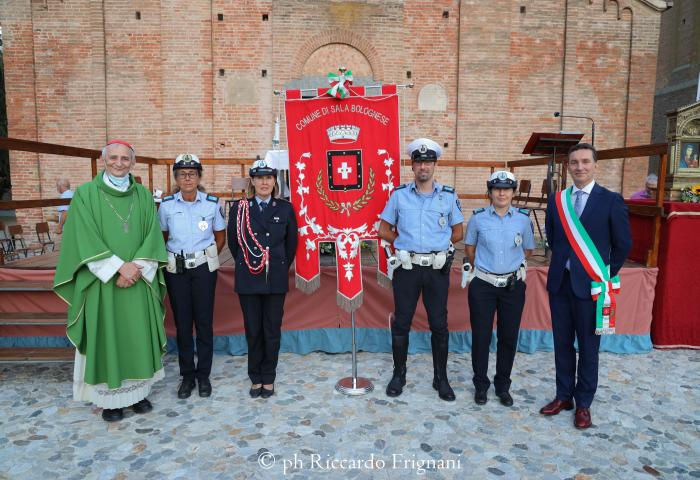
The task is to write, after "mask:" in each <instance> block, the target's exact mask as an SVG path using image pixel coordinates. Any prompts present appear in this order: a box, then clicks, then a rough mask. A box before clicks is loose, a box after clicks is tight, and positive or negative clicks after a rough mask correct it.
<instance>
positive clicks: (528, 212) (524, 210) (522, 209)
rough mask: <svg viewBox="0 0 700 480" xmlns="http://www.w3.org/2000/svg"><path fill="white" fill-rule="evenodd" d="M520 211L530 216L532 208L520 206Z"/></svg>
mask: <svg viewBox="0 0 700 480" xmlns="http://www.w3.org/2000/svg"><path fill="white" fill-rule="evenodd" d="M518 211H519V212H520V213H522V214H523V215H525V216H526V217H529V216H530V210H528V209H527V208H519V209H518Z"/></svg>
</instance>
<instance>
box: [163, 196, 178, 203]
mask: <svg viewBox="0 0 700 480" xmlns="http://www.w3.org/2000/svg"><path fill="white" fill-rule="evenodd" d="M174 198H175V195H168V196H165V197H163V199H162V200H161V203H162V202H168V201H170V200H173V199H174Z"/></svg>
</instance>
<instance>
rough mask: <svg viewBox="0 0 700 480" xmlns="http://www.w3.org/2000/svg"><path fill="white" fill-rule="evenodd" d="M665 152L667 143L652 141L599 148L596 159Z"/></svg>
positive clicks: (648, 155) (646, 155)
mask: <svg viewBox="0 0 700 480" xmlns="http://www.w3.org/2000/svg"><path fill="white" fill-rule="evenodd" d="M666 153H668V143H652V144H650V145H636V146H632V147H622V148H609V149H607V150H600V151H599V152H598V160H611V159H616V158H634V157H650V156H652V155H664V154H666Z"/></svg>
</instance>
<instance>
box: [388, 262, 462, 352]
mask: <svg viewBox="0 0 700 480" xmlns="http://www.w3.org/2000/svg"><path fill="white" fill-rule="evenodd" d="M392 286H393V290H394V321H393V322H392V323H391V334H392V336H407V335H408V334H409V332H410V331H411V323H412V322H413V315H414V314H415V313H416V306H417V305H418V297H420V295H421V293H422V294H423V305H424V306H425V311H426V312H427V313H428V324H429V325H430V331H431V332H432V334H433V335H434V336H436V337H444V338H445V339H446V338H447V337H448V335H449V332H448V329H447V293H448V290H449V288H450V276H449V275H445V274H443V273H442V272H441V271H440V270H436V269H434V268H433V267H421V266H419V265H413V268H412V269H410V270H405V269H403V268H397V269H396V270H395V271H394V278H393V280H392Z"/></svg>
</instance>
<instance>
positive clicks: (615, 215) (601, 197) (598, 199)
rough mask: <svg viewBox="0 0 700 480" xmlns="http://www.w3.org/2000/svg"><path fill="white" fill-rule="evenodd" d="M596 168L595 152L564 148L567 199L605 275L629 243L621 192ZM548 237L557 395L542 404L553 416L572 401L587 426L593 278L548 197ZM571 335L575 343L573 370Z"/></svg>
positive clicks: (592, 382)
mask: <svg viewBox="0 0 700 480" xmlns="http://www.w3.org/2000/svg"><path fill="white" fill-rule="evenodd" d="M597 169H598V163H597V158H596V150H595V148H594V147H593V146H591V145H589V144H587V143H579V144H578V145H575V146H573V147H572V148H571V150H569V162H568V170H569V173H570V174H571V177H572V178H573V181H574V185H573V186H572V187H571V202H572V204H573V207H574V211H575V213H576V215H577V216H578V217H579V220H580V222H581V224H582V225H583V227H584V228H585V230H586V232H588V235H589V236H590V238H591V240H592V242H593V244H594V245H595V247H596V248H597V250H598V252H599V253H600V257H601V258H602V260H603V262H604V263H605V265H609V266H610V276H611V277H613V276H615V275H617V273H618V272H619V270H620V269H621V268H622V264H623V263H624V261H625V258H627V254H628V253H629V250H630V248H631V246H632V242H631V235H630V226H629V219H628V216H627V207H626V206H625V203H624V200H623V199H622V196H620V195H619V194H617V193H615V192H611V191H610V190H608V189H606V188H603V187H601V186H600V185H598V184H597V183H596V182H595V180H594V176H595V172H596V170H597ZM545 228H546V232H547V240H548V242H549V247H550V249H551V251H552V257H551V262H550V265H549V273H548V275H547V291H548V292H549V308H550V311H551V314H552V330H553V334H554V362H555V367H556V383H557V393H556V398H555V399H554V400H553V401H552V402H550V403H548V404H547V405H545V406H544V407H542V409H541V410H540V413H541V414H543V415H557V414H558V413H559V412H561V411H562V410H571V409H573V408H574V403H573V402H574V401H575V402H576V414H575V416H574V425H575V426H576V428H579V429H583V428H588V427H590V426H591V424H592V421H591V413H590V406H591V403H592V402H593V396H594V395H595V392H596V388H597V387H598V349H599V347H600V336H599V335H596V334H595V327H596V326H595V322H596V303H595V301H594V300H593V299H592V298H591V281H592V278H591V277H590V276H589V275H588V273H586V270H585V269H584V267H583V264H582V263H581V261H580V260H579V258H578V256H577V255H576V253H575V252H574V250H573V248H572V246H571V244H570V243H569V240H568V238H567V236H566V233H565V231H564V226H563V224H562V221H561V219H560V217H559V214H558V211H557V206H556V202H555V195H551V196H550V198H549V202H548V204H547V217H546V222H545ZM574 339H576V340H577V341H578V351H579V355H578V368H577V364H576V350H575V349H574Z"/></svg>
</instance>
